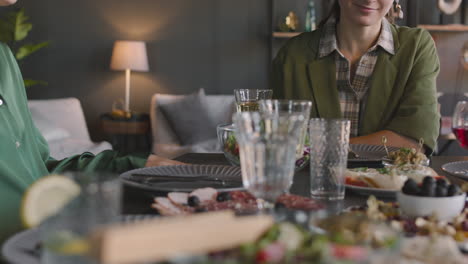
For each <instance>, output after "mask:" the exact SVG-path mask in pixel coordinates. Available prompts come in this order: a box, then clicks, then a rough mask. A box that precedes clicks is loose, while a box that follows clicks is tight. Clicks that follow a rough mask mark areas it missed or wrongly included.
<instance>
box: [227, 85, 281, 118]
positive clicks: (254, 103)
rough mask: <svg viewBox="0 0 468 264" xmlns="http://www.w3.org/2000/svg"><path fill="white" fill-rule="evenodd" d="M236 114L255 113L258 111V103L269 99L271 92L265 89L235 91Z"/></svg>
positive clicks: (271, 95)
mask: <svg viewBox="0 0 468 264" xmlns="http://www.w3.org/2000/svg"><path fill="white" fill-rule="evenodd" d="M234 97H235V99H236V106H237V112H251V111H253V112H255V111H258V110H259V105H258V101H259V100H264V99H271V98H272V97H273V90H267V89H263V90H262V89H235V90H234Z"/></svg>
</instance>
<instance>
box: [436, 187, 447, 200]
mask: <svg viewBox="0 0 468 264" xmlns="http://www.w3.org/2000/svg"><path fill="white" fill-rule="evenodd" d="M447 192H448V190H447V187H446V186H441V185H437V187H436V196H437V197H445V196H447Z"/></svg>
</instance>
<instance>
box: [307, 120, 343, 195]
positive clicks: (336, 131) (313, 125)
mask: <svg viewBox="0 0 468 264" xmlns="http://www.w3.org/2000/svg"><path fill="white" fill-rule="evenodd" d="M350 127H351V125H350V121H349V120H343V119H323V118H312V119H311V120H310V125H309V137H310V149H311V152H310V177H311V178H310V193H311V196H312V198H316V199H323V200H343V199H344V195H345V188H344V177H345V176H344V174H345V170H346V162H347V157H348V147H349V132H350Z"/></svg>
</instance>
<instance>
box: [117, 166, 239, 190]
mask: <svg viewBox="0 0 468 264" xmlns="http://www.w3.org/2000/svg"><path fill="white" fill-rule="evenodd" d="M134 174H142V175H147V177H145V178H144V179H142V178H140V177H135V176H133V175H134ZM152 176H153V177H152ZM158 176H170V177H174V181H171V180H168V179H163V180H158ZM177 177H184V178H187V177H190V178H191V177H193V178H194V180H193V181H191V180H189V181H184V180H179V179H177ZM197 177H208V178H213V180H208V181H206V180H200V181H199V180H197V179H196V178H197ZM120 178H121V179H122V181H123V182H124V183H125V184H127V185H130V186H133V187H136V188H140V189H143V190H146V191H154V192H191V191H193V190H195V189H197V188H203V187H212V188H215V189H218V190H220V191H232V190H242V189H243V186H242V174H241V170H240V167H234V166H224V165H173V166H159V167H149V168H141V169H136V170H131V171H127V172H125V173H123V174H121V175H120ZM217 179H219V180H217ZM226 183H228V184H226Z"/></svg>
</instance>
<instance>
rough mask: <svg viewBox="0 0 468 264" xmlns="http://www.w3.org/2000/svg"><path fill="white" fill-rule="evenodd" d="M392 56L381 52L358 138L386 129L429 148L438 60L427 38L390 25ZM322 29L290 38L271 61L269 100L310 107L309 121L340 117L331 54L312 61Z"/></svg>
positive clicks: (434, 128) (435, 130) (434, 132)
mask: <svg viewBox="0 0 468 264" xmlns="http://www.w3.org/2000/svg"><path fill="white" fill-rule="evenodd" d="M392 33H393V39H394V46H395V55H391V54H389V53H387V52H384V51H381V52H380V53H379V57H378V60H377V64H376V66H375V69H374V73H373V75H372V77H371V81H370V87H369V91H368V97H367V102H366V107H365V110H364V113H363V120H362V122H360V123H361V125H362V127H360V128H359V131H360V135H368V134H371V133H374V132H377V131H380V130H391V131H394V132H396V133H398V134H400V135H404V136H407V137H410V138H413V139H415V140H419V139H420V138H423V139H424V142H425V144H426V146H427V147H429V148H431V149H434V148H435V146H436V140H437V137H438V135H439V126H440V115H439V112H438V107H437V97H436V78H437V75H438V73H439V59H438V56H437V51H436V48H435V45H434V41H433V40H432V38H431V36H430V34H429V33H428V32H427V31H425V30H423V29H418V28H408V27H398V26H395V25H392ZM321 35H322V30H321V29H318V30H316V31H314V32H310V33H303V34H301V35H299V36H297V37H295V38H292V39H290V40H289V41H288V42H287V43H286V45H285V46H284V47H282V48H281V50H280V51H279V52H278V55H277V56H276V58H275V60H274V61H273V72H272V87H273V88H272V89H273V96H274V97H275V98H281V99H302V100H311V101H312V102H313V107H312V113H311V116H312V117H323V118H341V110H340V104H339V98H338V88H337V85H336V67H335V60H334V53H332V54H331V55H328V56H326V57H323V58H321V59H319V58H318V47H319V41H320V37H321Z"/></svg>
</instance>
